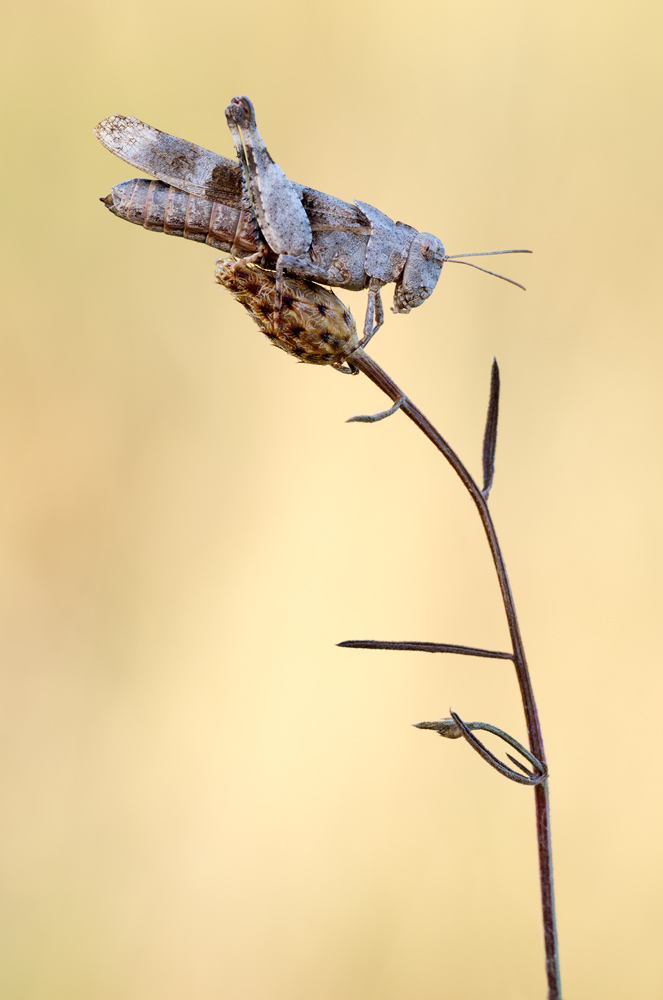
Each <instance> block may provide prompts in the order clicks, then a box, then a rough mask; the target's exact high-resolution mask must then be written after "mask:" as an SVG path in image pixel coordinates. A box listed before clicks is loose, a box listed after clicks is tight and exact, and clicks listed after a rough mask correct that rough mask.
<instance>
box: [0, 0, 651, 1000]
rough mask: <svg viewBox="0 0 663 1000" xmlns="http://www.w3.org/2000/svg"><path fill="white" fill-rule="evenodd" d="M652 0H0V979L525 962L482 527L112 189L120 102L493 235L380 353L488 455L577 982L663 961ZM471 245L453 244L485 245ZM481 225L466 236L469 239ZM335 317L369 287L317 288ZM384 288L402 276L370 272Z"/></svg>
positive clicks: (363, 393) (173, 996)
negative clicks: (425, 729)
mask: <svg viewBox="0 0 663 1000" xmlns="http://www.w3.org/2000/svg"><path fill="white" fill-rule="evenodd" d="M662 21H663V16H662V14H661V7H660V4H657V3H653V2H649V3H648V2H646V0H642V2H637V0H636V2H628V3H627V2H626V0H621V2H610V0H608V2H605V0H601V2H598V0H591V2H589V0H588V2H580V3H579V2H578V0H562V2H560V3H556V4H550V3H545V4H539V3H532V2H531V0H501V2H499V3H498V2H495V0H471V2H450V3H443V2H440V0H437V2H432V0H428V2H427V0H410V2H408V3H403V4H401V3H394V2H393V0H387V2H381V3H361V2H356V0H355V2H352V3H349V2H346V0H339V2H337V3H335V4H333V5H318V4H305V3H303V2H295V0H284V2H280V3H275V2H274V3H267V2H264V0H259V2H254V3H252V4H236V3H235V4H233V3H225V4H224V3H210V2H207V0H200V2H199V3H198V4H190V5H186V4H185V5H182V4H174V3H170V2H163V3H156V2H155V0H146V2H144V3H135V2H132V3H128V2H126V0H119V2H115V3H113V4H112V5H102V4H94V3H91V2H89V0H88V2H76V0H72V2H65V3H63V4H59V5H53V4H42V3H35V2H30V0H27V2H25V3H20V4H16V5H13V6H12V9H11V11H10V12H9V11H8V12H6V14H5V18H4V24H5V27H4V28H3V34H4V45H3V65H2V69H1V70H0V73H1V74H2V95H3V97H2V102H3V109H2V138H1V144H2V159H3V167H2V171H3V173H2V188H1V190H2V202H3V207H2V261H1V265H2V286H3V300H4V304H3V308H2V316H3V323H2V326H3V332H2V345H3V350H2V364H1V367H0V378H1V380H2V391H1V394H0V428H1V430H0V435H1V438H2V467H3V472H2V481H3V485H2V509H3V515H2V551H3V555H2V563H1V568H0V587H1V593H2V600H1V613H2V619H3V624H2V632H3V636H2V652H1V672H2V691H1V692H0V712H1V719H0V747H1V749H0V768H1V773H2V779H1V781H2V785H1V788H0V802H1V803H2V823H1V831H2V832H1V834H0V839H1V846H2V850H1V861H0V864H1V870H0V876H1V881H2V900H3V902H2V909H3V916H2V925H3V936H4V938H5V940H4V944H3V946H2V952H3V958H2V968H1V971H0V994H1V995H2V996H5V997H8V998H25V1000H51V998H66V1000H73V998H80V1000H119V998H122V1000H183V998H187V1000H212V998H215V1000H216V998H223V1000H225V998H228V1000H258V998H260V1000H264V998H269V1000H298V998H301V1000H340V998H343V1000H368V998H376V1000H378V998H379V1000H418V998H420V1000H438V998H453V1000H479V998H482V1000H483V998H485V997H488V996H490V997H496V998H499V1000H535V998H543V997H544V996H545V983H544V977H543V965H542V940H541V929H540V923H539V909H538V907H539V903H538V885H537V871H536V864H535V844H534V821H533V801H532V794H531V792H530V791H529V790H527V789H525V788H522V787H520V786H516V785H513V784H511V783H508V782H506V781H504V780H503V779H501V778H500V777H499V776H498V775H497V774H496V773H495V772H494V771H492V770H490V769H489V768H487V767H486V766H485V764H483V763H482V762H481V761H480V760H479V758H478V757H476V755H475V754H473V753H472V752H471V751H470V749H469V748H468V747H467V746H466V745H464V744H461V743H447V742H443V741H441V740H439V739H438V738H437V737H436V736H435V735H434V734H430V733H422V732H419V731H418V730H416V729H412V728H411V727H410V723H413V722H417V721H419V720H421V719H431V718H437V717H439V716H442V715H447V714H448V709H449V706H451V707H453V708H454V709H456V710H457V711H459V712H460V713H461V714H462V715H463V716H464V717H465V718H466V719H484V720H486V721H489V722H492V723H494V724H497V725H500V726H503V727H504V728H506V729H508V730H510V731H511V732H513V733H514V734H515V735H517V736H520V737H521V738H523V737H524V729H523V722H522V715H521V709H520V705H519V698H518V693H517V689H516V685H515V680H514V677H513V672H512V669H511V668H510V667H509V665H508V664H506V663H504V662H499V661H482V660H476V661H475V660H471V659H467V658H460V657H442V656H438V657H432V656H426V655H424V654H411V653H401V654H396V653H374V652H363V651H348V650H339V649H337V648H336V647H335V643H336V642H338V641H340V640H342V639H346V638H364V637H373V638H384V639H421V640H423V639H426V640H433V641H447V642H459V643H466V644H473V645H474V644H476V645H488V646H490V645H492V646H496V647H497V648H504V647H505V645H506V643H507V636H506V629H505V626H504V622H503V617H502V613H501V608H500V603H499V598H498V591H497V587H496V583H495V579H494V575H493V571H492V568H491V565H490V561H489V558H488V551H487V546H486V543H485V540H484V539H483V536H482V535H481V532H480V527H479V522H478V519H477V517H476V515H475V513H474V510H473V508H472V506H471V504H470V502H469V500H468V498H467V497H466V495H465V494H464V492H463V491H462V488H461V487H460V484H459V483H458V481H457V480H456V479H455V477H454V476H453V474H452V472H451V470H450V469H449V468H448V467H446V466H445V464H444V463H443V461H442V460H441V459H440V458H438V456H437V454H436V453H435V452H434V451H433V449H432V448H431V447H430V445H428V444H427V442H426V441H425V440H424V439H423V438H422V437H421V435H419V434H418V433H417V432H416V431H415V430H414V428H413V427H412V426H411V425H410V424H409V422H408V421H407V420H406V419H405V418H404V417H402V416H395V417H393V418H391V419H390V420H388V421H387V422H385V423H383V424H379V425H377V426H374V427H366V426H362V425H346V424H345V423H344V420H345V419H346V418H347V417H349V416H351V415H352V414H354V413H362V412H363V413H366V412H371V411H374V410H378V409H382V408H383V406H384V405H385V402H384V399H385V398H384V397H381V396H380V394H379V393H378V392H377V390H376V389H374V388H373V387H372V386H371V385H370V384H369V383H368V382H367V381H366V380H365V379H363V378H362V377H358V378H354V379H351V378H344V377H341V376H339V375H338V374H336V373H335V372H333V371H331V370H327V369H318V368H313V367H306V366H303V365H297V364H295V363H294V362H293V361H292V359H290V358H288V357H286V356H285V355H284V354H282V353H280V352H277V351H274V350H271V349H269V348H268V344H267V341H266V340H265V339H264V338H263V337H261V335H260V334H259V333H258V331H257V329H256V327H255V326H254V325H253V324H252V322H251V321H250V319H249V318H248V317H247V316H246V315H245V314H244V313H243V311H242V310H241V309H240V308H239V306H237V304H236V303H234V302H233V301H232V299H231V298H230V296H229V295H228V294H227V293H226V292H225V291H224V290H223V289H221V288H220V287H218V286H217V285H215V283H214V279H213V273H214V259H215V257H216V256H217V254H216V253H215V252H214V251H213V250H211V249H209V248H206V247H199V246H196V245H195V244H193V243H188V242H185V241H184V240H175V239H166V238H165V237H163V236H157V235H153V234H148V233H147V232H143V231H141V230H140V229H139V228H137V227H134V226H129V225H126V224H124V223H122V222H121V221H119V220H117V219H115V218H112V217H111V216H110V215H109V214H108V213H107V212H106V211H105V210H104V209H103V207H102V206H101V205H100V204H99V202H98V200H97V199H98V198H99V197H100V196H104V195H106V194H107V193H108V191H109V190H110V188H111V187H112V185H113V184H115V183H118V182H119V181H121V180H124V179H127V178H129V177H132V176H134V175H135V174H136V171H135V170H134V169H132V168H130V167H126V166H125V165H124V164H122V163H121V162H120V161H119V160H115V159H114V158H113V157H111V156H110V154H109V153H107V152H106V151H105V150H104V149H102V147H101V146H99V144H98V143H96V142H95V140H94V138H93V136H92V128H93V126H94V125H95V124H96V122H97V121H99V120H100V119H101V118H103V117H105V116H106V115H109V114H112V113H124V114H129V115H135V116H137V117H139V118H142V119H143V120H145V121H148V122H150V123H151V124H154V125H156V126H158V127H160V128H162V129H164V130H166V131H169V132H171V133H173V134H175V135H179V136H182V137H184V138H187V139H191V140H192V141H194V142H197V143H199V144H201V145H204V146H206V147H208V148H212V149H215V150H216V151H218V152H220V153H223V154H225V155H228V156H230V155H233V150H232V145H231V141H230V136H229V134H228V132H227V128H226V124H225V119H224V114H223V109H224V107H225V105H226V104H227V103H228V102H229V100H230V98H231V97H233V96H234V95H235V94H241V93H247V94H248V95H249V96H250V97H251V98H252V99H253V101H254V103H255V106H256V109H257V118H258V124H259V127H260V129H261V132H262V134H263V136H264V138H265V141H266V143H267V145H268V147H269V149H270V151H271V153H272V154H273V156H274V158H275V159H276V161H277V162H278V163H279V164H280V165H281V166H282V167H283V168H284V170H285V171H286V173H287V174H288V175H289V176H290V177H291V178H293V179H294V180H298V181H301V182H303V183H306V184H309V185H311V186H313V187H317V188H318V189H320V190H323V191H327V192H329V193H331V194H335V195H337V196H339V197H341V198H344V199H347V200H352V199H353V198H358V199H362V200H365V201H368V202H370V203H371V204H374V205H376V206H378V207H379V208H380V209H382V210H383V211H384V212H387V213H388V214H390V215H391V216H392V217H393V218H397V219H402V220H404V221H406V222H408V223H410V224H412V225H414V226H416V227H417V228H419V229H422V230H429V231H431V232H433V233H435V234H437V235H438V236H439V237H440V238H442V239H443V241H444V243H445V246H446V247H447V250H448V252H449V253H461V252H463V251H472V250H490V249H501V248H510V247H522V246H526V247H531V248H532V249H534V250H535V255H534V256H532V257H506V258H501V259H499V267H498V268H497V269H498V270H502V271H503V272H505V273H506V274H508V275H510V276H512V277H514V278H517V279H520V280H522V281H523V282H524V283H525V284H526V285H527V286H528V291H527V294H526V295H525V294H523V293H522V292H520V291H518V290H517V289H514V288H512V287H510V286H508V285H506V284H504V283H503V282H499V281H496V280H495V279H493V278H489V277H487V276H485V275H482V274H480V273H479V272H476V271H472V270H471V269H470V268H465V267H463V268H461V267H452V266H451V265H448V266H446V267H445V269H444V271H443V274H442V277H441V280H440V283H439V285H438V288H437V291H436V292H435V294H434V296H433V298H432V299H431V300H430V301H429V302H428V303H426V304H425V305H424V306H423V307H422V308H421V309H418V310H415V311H414V312H413V313H412V314H411V315H409V316H406V317H403V316H393V315H392V314H391V313H390V312H387V317H388V318H387V322H386V325H385V328H384V330H383V331H382V332H381V333H380V334H379V336H378V338H377V339H376V341H375V342H374V344H373V345H372V350H371V353H372V354H373V355H374V356H375V357H376V359H377V360H378V361H379V362H380V363H381V364H382V365H383V366H384V367H385V368H386V369H387V371H389V372H390V374H391V375H392V376H393V377H394V378H395V379H396V381H397V382H398V383H399V384H400V385H402V386H403V388H404V389H406V390H407V392H408V393H409V395H410V396H411V397H412V398H413V399H414V400H415V401H416V402H417V403H418V404H419V405H420V406H421V407H422V408H423V409H424V411H425V412H426V413H427V414H428V415H429V416H430V417H431V419H432V420H433V421H434V422H435V423H436V424H437V425H438V426H439V428H440V429H441V430H442V431H443V433H445V434H446V436H447V437H448V438H449V439H450V441H451V442H452V443H453V444H454V446H455V447H456V448H457V449H458V451H459V452H460V454H461V456H462V457H463V458H464V459H465V460H466V462H467V463H468V464H469V465H470V467H471V468H472V469H473V470H474V471H475V472H476V473H477V474H478V473H479V470H480V446H481V435H482V430H483V420H484V415H485V408H486V401H487V392H488V380H489V370H490V363H491V358H492V356H493V355H494V354H495V355H497V357H498V359H499V363H500V366H501V372H502V380H503V397H502V412H501V422H500V433H499V440H498V454H497V477H496V483H495V486H494V490H493V494H492V508H493V512H494V516H495V518H496V521H497V525H498V530H499V532H500V536H501V539H502V543H503V546H504V550H505V555H506V558H507V564H508V567H509V572H510V575H511V580H512V584H513V587H514V590H515V595H516V600H517V603H518V609H519V615H520V619H521V624H522V628H523V633H524V638H525V644H526V648H527V651H528V655H529V659H530V664H531V669H532V673H533V680H534V686H535V690H536V693H537V697H538V700H539V710H540V714H541V718H542V722H543V728H544V735H545V739H546V744H547V749H548V754H549V758H550V765H551V771H552V804H553V835H554V843H555V865H556V873H557V894H558V917H559V925H560V944H561V956H562V969H563V983H564V996H565V998H567V1000H573V998H580V997H584V998H587V997H601V998H602V1000H612V998H615V1000H617V998H623V997H638V998H639V1000H650V998H660V997H663V972H662V971H661V961H660V942H661V932H662V930H663V926H662V919H661V917H662V904H661V898H662V886H661V881H662V876H663V866H662V864H661V843H662V835H663V830H662V827H663V809H662V806H661V792H660V785H661V776H660V774H661V768H660V759H659V758H660V751H661V740H660V731H661V722H660V713H661V694H662V690H661V688H662V684H661V663H660V660H661V649H662V647H663V643H662V637H661V628H660V617H661V612H660V603H661V532H660V521H661V517H660V506H661V500H660V492H661V485H662V484H661V471H660V470H661V458H662V456H661V445H660V442H661V436H662V426H661V405H660V398H661V389H660V386H661V371H662V366H661V361H662V358H661V324H660V318H661V306H660V302H661V289H660V272H661V245H662V243H663V236H662V234H661V198H662V195H661V153H662V148H661V147H662V142H661V104H660V97H661V65H662V61H661V48H660V47H661V27H662V24H661V22H662ZM480 263H481V262H480ZM488 263H490V262H488ZM343 298H344V300H345V301H346V302H347V303H348V304H349V305H350V307H351V308H352V309H353V311H354V313H355V315H356V317H357V318H358V320H361V317H362V316H363V309H364V303H365V296H364V295H362V294H356V295H350V294H346V295H344V296H343ZM385 304H386V306H387V307H389V306H390V305H391V290H389V291H388V292H387V294H386V295H385Z"/></svg>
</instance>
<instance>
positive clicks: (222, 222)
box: [95, 97, 530, 367]
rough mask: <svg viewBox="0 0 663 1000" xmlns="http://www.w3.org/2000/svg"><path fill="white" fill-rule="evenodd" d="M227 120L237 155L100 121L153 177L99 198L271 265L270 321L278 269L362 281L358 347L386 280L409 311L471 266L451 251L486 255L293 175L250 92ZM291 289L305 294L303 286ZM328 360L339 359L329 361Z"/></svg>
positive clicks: (111, 145) (357, 284) (357, 285)
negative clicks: (445, 270) (443, 278)
mask: <svg viewBox="0 0 663 1000" xmlns="http://www.w3.org/2000/svg"><path fill="white" fill-rule="evenodd" d="M226 118H227V121H228V126H229V128H230V133H231V136H232V139H233V143H234V145H235V150H236V152H237V157H238V160H237V161H235V160H229V159H227V158H226V157H224V156H219V155H218V154H217V153H212V152H210V151H209V150H207V149H203V148H202V147H201V146H197V145H195V144H194V143H191V142H187V141H185V140H183V139H178V138H176V137H174V136H171V135H167V134H166V133H165V132H160V131H159V130H158V129H155V128H153V127H152V126H150V125H146V124H145V123H144V122H141V121H139V120H138V119H137V118H127V117H124V116H122V115H112V116H111V117H110V118H106V119H104V121H102V122H100V123H99V125H98V126H97V128H96V129H95V135H96V136H97V138H98V139H99V141H100V142H101V143H102V144H103V145H104V146H105V147H106V148H107V149H109V150H110V151H111V152H112V153H114V154H115V155H116V156H119V157H120V159H123V160H125V161H126V162H127V163H130V164H131V165H132V166H135V167H138V168H140V169H141V170H144V171H145V172H146V173H148V174H151V175H152V176H153V177H155V178H157V179H156V180H153V181H150V180H146V179H135V180H131V181H125V182H124V183H122V184H118V185H116V186H115V187H114V188H113V189H112V191H111V193H110V194H109V195H108V196H107V197H106V198H103V199H102V201H103V202H104V204H105V205H106V206H107V207H108V208H109V209H110V211H111V212H112V213H113V214H114V215H117V216H119V217H120V218H123V219H126V220H127V221H128V222H133V223H135V224H137V225H141V226H143V227H144V228H146V229H151V230H154V231H158V232H165V233H168V234H170V235H174V236H183V237H185V238H186V239H191V240H195V241H197V242H203V243H208V244H210V245H211V246H214V247H216V248H218V249H220V250H225V251H226V252H228V253H231V254H232V255H233V256H236V257H244V258H249V260H251V261H258V260H259V261H260V264H261V266H262V267H263V268H267V269H269V270H273V271H274V272H275V299H274V306H275V312H276V324H277V326H278V321H279V316H280V313H281V309H282V306H283V296H284V275H286V276H289V277H290V278H292V279H295V281H297V280H299V281H302V282H317V283H318V284H326V285H332V286H334V287H338V288H347V289H350V290H352V291H360V290H361V289H364V288H368V306H367V309H366V317H365V321H364V327H363V338H362V340H361V341H360V342H359V346H362V347H363V346H365V345H366V344H367V343H368V341H369V340H370V339H371V337H372V336H373V335H374V334H375V333H376V331H377V330H378V329H379V328H380V326H381V325H382V323H383V322H384V311H383V307H382V298H381V295H380V290H381V288H382V286H383V285H386V284H389V283H391V282H395V284H396V288H395V291H394V305H393V311H394V312H396V313H408V312H409V311H410V309H412V308H414V307H415V306H418V305H421V303H422V302H424V301H425V300H426V299H427V298H428V297H429V296H430V295H431V293H432V292H433V290H434V289H435V286H436V284H437V281H438V278H439V276H440V271H441V269H442V265H443V264H444V262H445V261H447V260H455V261H456V262H457V263H465V264H469V263H470V262H469V261H461V260H458V258H459V257H470V256H484V254H459V255H456V256H455V257H450V256H448V255H447V254H445V251H444V246H443V245H442V243H441V241H440V240H439V239H438V238H437V237H436V236H433V235H432V234H430V233H419V232H417V230H416V229H414V228H413V227H412V226H408V225H405V223H402V222H393V221H392V219H390V218H389V217H388V216H387V215H385V214H384V213H383V212H380V211H379V210H378V209H377V208H374V207H373V206H372V205H368V204H367V203H366V202H363V201H355V203H354V204H353V205H351V204H349V203H348V202H344V201H341V200H340V199H338V198H334V197H332V196H330V195H327V194H323V193H322V192H320V191H315V190H314V189H313V188H308V187H305V186H303V185H301V184H295V183H294V182H292V181H290V180H289V179H288V177H287V176H286V175H285V173H284V172H283V171H282V170H281V168H280V167H279V166H278V165H277V164H276V163H274V161H273V160H272V158H271V156H270V155H269V153H268V151H267V148H266V146H265V144H264V142H263V141H262V138H261V137H260V133H259V132H258V129H257V127H256V121H255V114H254V110H253V105H252V104H251V101H250V100H249V99H248V97H235V98H233V100H232V102H231V103H230V105H229V106H228V107H227V108H226ZM529 252H530V251H528V250H498V251H491V253H529ZM471 266H474V267H476V266H477V265H471ZM479 270H486V269H485V268H479ZM488 273H489V274H493V273H494V272H492V271H489V272H488ZM497 277H503V276H502V275H497ZM504 280H506V281H511V279H510V278H505V279H504ZM511 283H512V284H515V285H518V282H515V281H511ZM298 287H299V288H300V290H301V291H302V294H303V295H306V292H305V285H304V284H301V285H299V286H298ZM519 287H521V288H522V285H519ZM318 363H321V362H318ZM326 363H333V364H334V365H335V366H336V367H339V364H338V363H337V362H336V361H334V362H331V361H328V362H326Z"/></svg>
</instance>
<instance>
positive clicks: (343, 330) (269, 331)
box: [216, 259, 359, 368]
mask: <svg viewBox="0 0 663 1000" xmlns="http://www.w3.org/2000/svg"><path fill="white" fill-rule="evenodd" d="M216 280H217V281H218V282H219V284H220V285H223V286H224V287H225V288H227V289H228V291H229V292H230V293H231V295H233V297H234V298H236V299H237V301H238V302H241V303H242V305H243V306H244V308H245V309H246V310H247V312H249V314H250V315H251V316H252V318H253V319H254V320H255V321H256V323H257V324H258V326H259V327H260V329H261V330H262V332H263V333H264V334H265V336H266V337H268V338H269V339H270V340H271V342H272V343H273V344H274V346H275V347H280V348H281V350H282V351H286V353H287V354H292V355H293V357H295V358H297V359H298V360H299V361H303V362H305V363H306V364H309V365H333V366H334V367H335V368H339V367H340V366H341V365H342V364H343V362H344V361H345V359H346V358H347V357H348V355H349V354H352V352H353V351H354V350H356V349H357V347H358V346H359V340H358V338H357V330H356V328H355V321H354V319H353V317H352V313H351V312H350V310H349V309H346V307H345V306H344V305H343V303H342V302H341V300H340V299H339V298H338V297H337V296H336V295H334V293H333V292H330V291H328V289H326V288H322V286H321V285H316V284H314V282H312V281H304V280H302V279H300V278H290V277H286V276H285V275H284V277H283V295H282V299H281V310H280V312H279V313H277V312H276V272H275V271H266V270H264V269H263V268H261V267H257V266H256V265H255V264H252V263H247V262H246V261H243V260H232V259H231V260H223V259H222V260H218V261H217V262H216Z"/></svg>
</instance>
